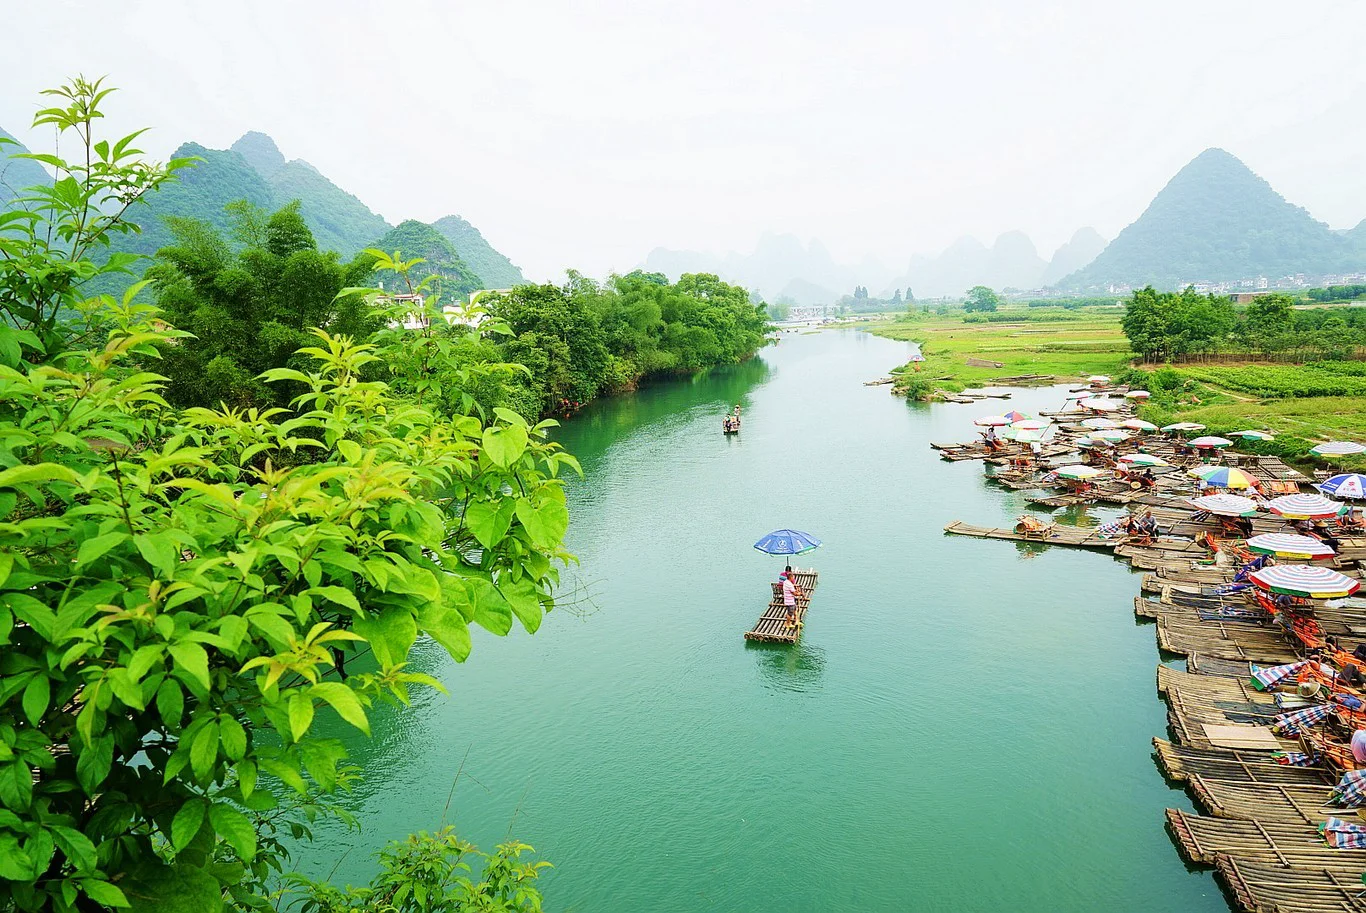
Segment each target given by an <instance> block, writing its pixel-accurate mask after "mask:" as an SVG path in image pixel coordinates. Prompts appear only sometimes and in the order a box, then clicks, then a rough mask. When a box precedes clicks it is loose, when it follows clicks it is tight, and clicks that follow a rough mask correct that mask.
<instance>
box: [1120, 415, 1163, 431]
mask: <svg viewBox="0 0 1366 913" xmlns="http://www.w3.org/2000/svg"><path fill="white" fill-rule="evenodd" d="M1119 424H1120V427H1122V428H1129V429H1132V430H1134V431H1156V430H1157V426H1156V425H1154V424H1153V423H1152V422H1145V421H1143V419H1141V418H1131V419H1125V420H1124V421H1122V422H1120V423H1119Z"/></svg>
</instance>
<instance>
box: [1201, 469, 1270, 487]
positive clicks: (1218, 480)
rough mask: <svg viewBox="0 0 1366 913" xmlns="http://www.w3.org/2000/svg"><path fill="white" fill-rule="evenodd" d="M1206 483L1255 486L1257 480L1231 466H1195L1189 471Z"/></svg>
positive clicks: (1211, 484) (1226, 485) (1227, 485)
mask: <svg viewBox="0 0 1366 913" xmlns="http://www.w3.org/2000/svg"><path fill="white" fill-rule="evenodd" d="M1190 474H1191V475H1193V476H1195V477H1196V478H1197V479H1201V480H1203V481H1204V483H1205V484H1206V485H1210V486H1213V487H1214V488H1255V487H1256V486H1257V480H1256V479H1255V478H1253V477H1252V476H1251V475H1250V474H1248V473H1247V472H1244V471H1243V470H1241V469H1234V468H1233V467H1231V466H1197V467H1196V468H1194V469H1192V470H1191V472H1190Z"/></svg>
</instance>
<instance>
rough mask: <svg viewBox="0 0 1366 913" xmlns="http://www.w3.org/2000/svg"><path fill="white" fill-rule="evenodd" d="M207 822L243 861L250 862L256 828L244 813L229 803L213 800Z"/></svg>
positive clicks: (254, 845) (254, 843) (253, 853)
mask: <svg viewBox="0 0 1366 913" xmlns="http://www.w3.org/2000/svg"><path fill="white" fill-rule="evenodd" d="M209 823H210V824H212V825H213V829H214V831H215V832H216V833H217V834H218V836H220V837H222V838H223V839H224V840H226V841H227V843H228V846H230V847H232V848H233V849H234V850H236V851H237V855H239V856H241V857H242V859H243V860H244V861H246V862H251V860H252V859H253V858H254V857H255V856H256V830H255V828H253V827H252V826H251V822H250V821H248V820H247V816H246V815H244V814H242V813H241V812H239V811H238V810H237V809H235V808H233V807H232V806H230V805H224V804H223V803H221V802H215V803H214V805H213V807H212V808H210V809H209Z"/></svg>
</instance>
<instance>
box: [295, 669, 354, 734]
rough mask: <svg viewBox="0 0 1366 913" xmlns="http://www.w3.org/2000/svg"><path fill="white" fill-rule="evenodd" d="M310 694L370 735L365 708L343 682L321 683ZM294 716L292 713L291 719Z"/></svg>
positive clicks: (311, 689)
mask: <svg viewBox="0 0 1366 913" xmlns="http://www.w3.org/2000/svg"><path fill="white" fill-rule="evenodd" d="M309 693H310V694H312V695H313V696H314V697H317V698H321V699H322V700H324V701H326V702H327V703H328V705H329V706H331V708H332V709H333V710H335V711H337V715H338V716H340V717H341V718H342V719H344V720H346V722H348V723H350V724H351V725H352V726H355V727H356V728H357V729H359V730H360V731H361V732H363V733H365V734H366V735H369V734H370V721H369V720H368V719H367V718H366V716H365V708H364V707H363V706H361V702H360V698H358V697H356V693H355V692H354V691H352V690H351V689H350V688H349V687H348V686H346V685H343V684H342V683H341V682H319V683H318V684H316V685H314V686H313V687H312V688H310V689H309ZM291 710H292V708H291ZM292 715H293V714H292V712H291V717H292Z"/></svg>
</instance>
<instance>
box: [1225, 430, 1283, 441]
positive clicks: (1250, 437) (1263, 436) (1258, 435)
mask: <svg viewBox="0 0 1366 913" xmlns="http://www.w3.org/2000/svg"><path fill="white" fill-rule="evenodd" d="M1233 436H1234V437H1240V438H1242V439H1243V440H1245V441H1274V440H1276V435H1274V434H1272V433H1271V432H1269V431H1235V432H1233Z"/></svg>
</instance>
